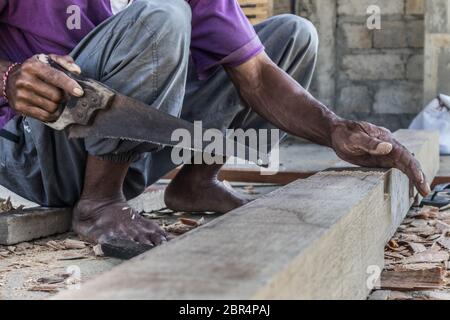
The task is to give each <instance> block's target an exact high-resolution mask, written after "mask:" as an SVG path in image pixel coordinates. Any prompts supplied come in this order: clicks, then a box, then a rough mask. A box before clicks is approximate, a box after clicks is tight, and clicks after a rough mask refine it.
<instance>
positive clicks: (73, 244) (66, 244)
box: [62, 239, 86, 250]
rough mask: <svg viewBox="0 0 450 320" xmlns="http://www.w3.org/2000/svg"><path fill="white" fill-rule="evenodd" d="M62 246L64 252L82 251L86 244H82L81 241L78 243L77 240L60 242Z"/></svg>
mask: <svg viewBox="0 0 450 320" xmlns="http://www.w3.org/2000/svg"><path fill="white" fill-rule="evenodd" d="M62 246H63V247H64V248H65V249H66V250H73V249H84V248H86V243H84V242H83V241H79V240H74V239H66V240H64V241H63V242H62Z"/></svg>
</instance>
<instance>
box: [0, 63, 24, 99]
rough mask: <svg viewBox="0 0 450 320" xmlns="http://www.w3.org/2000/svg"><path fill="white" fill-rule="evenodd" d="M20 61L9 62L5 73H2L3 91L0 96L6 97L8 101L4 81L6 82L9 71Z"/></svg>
mask: <svg viewBox="0 0 450 320" xmlns="http://www.w3.org/2000/svg"><path fill="white" fill-rule="evenodd" d="M19 64H20V63H11V64H10V65H9V67H8V69H6V72H5V74H4V75H3V92H2V96H3V98H5V99H6V101H8V96H7V95H6V83H7V82H8V77H9V73H10V72H11V71H12V70H13V69H14V68H15V67H16V66H18V65H19Z"/></svg>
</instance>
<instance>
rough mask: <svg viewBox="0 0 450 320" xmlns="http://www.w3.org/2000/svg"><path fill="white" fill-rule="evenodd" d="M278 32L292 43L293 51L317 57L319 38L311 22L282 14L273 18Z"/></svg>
mask: <svg viewBox="0 0 450 320" xmlns="http://www.w3.org/2000/svg"><path fill="white" fill-rule="evenodd" d="M275 18H276V19H275V21H276V23H277V24H278V27H279V28H280V32H281V33H282V34H283V35H284V36H285V37H288V41H293V43H294V47H295V49H297V50H298V51H301V52H305V49H306V50H307V51H308V52H309V53H310V54H313V55H317V51H318V47H319V36H318V33H317V29H316V27H315V26H314V25H313V24H312V22H311V21H309V20H307V19H305V18H302V17H299V16H296V15H292V14H282V15H279V16H276V17H275Z"/></svg>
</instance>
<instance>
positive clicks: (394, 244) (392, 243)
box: [387, 240, 400, 249]
mask: <svg viewBox="0 0 450 320" xmlns="http://www.w3.org/2000/svg"><path fill="white" fill-rule="evenodd" d="M387 246H388V247H389V248H390V249H397V248H398V247H400V245H399V244H398V242H397V241H395V240H391V241H389V242H388V244H387Z"/></svg>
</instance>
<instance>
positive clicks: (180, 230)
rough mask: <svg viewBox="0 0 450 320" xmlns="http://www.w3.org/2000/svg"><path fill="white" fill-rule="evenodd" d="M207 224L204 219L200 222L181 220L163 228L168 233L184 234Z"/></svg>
mask: <svg viewBox="0 0 450 320" xmlns="http://www.w3.org/2000/svg"><path fill="white" fill-rule="evenodd" d="M204 223H205V219H204V218H203V217H202V218H201V219H199V220H193V219H187V218H179V219H178V221H177V222H175V223H173V224H170V225H167V226H163V229H164V230H165V231H167V232H171V233H174V234H184V233H186V232H188V231H191V230H192V229H195V228H197V227H199V226H201V225H202V224H204Z"/></svg>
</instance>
